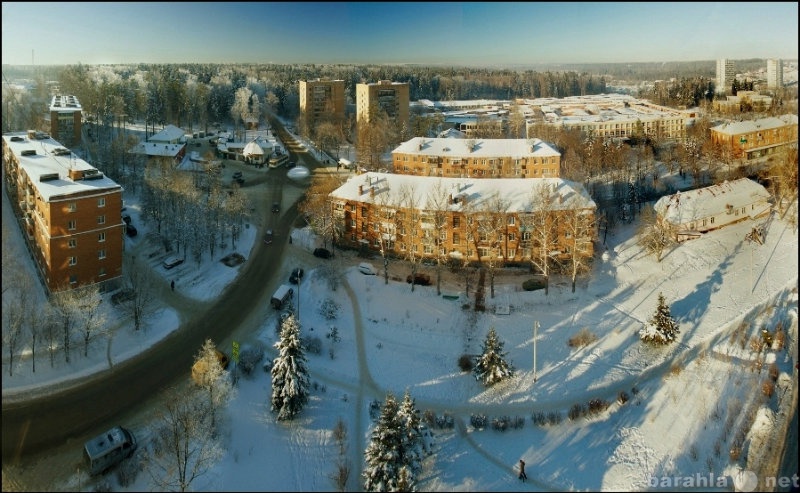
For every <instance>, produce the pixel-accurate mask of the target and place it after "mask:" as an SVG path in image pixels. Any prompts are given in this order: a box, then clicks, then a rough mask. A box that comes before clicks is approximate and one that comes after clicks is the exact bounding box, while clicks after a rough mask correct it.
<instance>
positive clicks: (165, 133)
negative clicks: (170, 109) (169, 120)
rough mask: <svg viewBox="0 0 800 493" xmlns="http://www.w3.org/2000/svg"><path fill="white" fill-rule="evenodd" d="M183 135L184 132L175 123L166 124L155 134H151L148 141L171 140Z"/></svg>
mask: <svg viewBox="0 0 800 493" xmlns="http://www.w3.org/2000/svg"><path fill="white" fill-rule="evenodd" d="M184 135H185V132H184V131H183V130H181V129H180V128H178V127H176V126H175V125H167V126H166V127H164V129H163V130H162V131H160V132H158V133H157V134H155V135H153V136H151V137H150V138H149V139H148V141H149V142H172V141H176V140H178V139H180V138H181V137H183V136H184Z"/></svg>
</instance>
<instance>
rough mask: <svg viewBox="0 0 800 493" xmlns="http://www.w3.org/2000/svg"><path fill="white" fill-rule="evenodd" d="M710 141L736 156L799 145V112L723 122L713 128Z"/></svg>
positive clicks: (770, 152)
mask: <svg viewBox="0 0 800 493" xmlns="http://www.w3.org/2000/svg"><path fill="white" fill-rule="evenodd" d="M711 142H712V143H713V144H715V145H719V146H723V147H725V148H727V149H728V150H729V151H730V153H731V156H732V157H734V158H745V159H754V158H759V157H761V156H765V155H768V154H772V153H774V152H777V151H778V150H780V149H782V148H785V147H794V148H797V115H782V116H778V117H768V118H761V119H759V120H752V121H742V122H733V123H723V124H722V125H717V126H716V127H712V128H711Z"/></svg>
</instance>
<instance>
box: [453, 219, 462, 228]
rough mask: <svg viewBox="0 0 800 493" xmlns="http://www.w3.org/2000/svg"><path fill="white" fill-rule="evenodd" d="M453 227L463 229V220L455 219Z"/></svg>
mask: <svg viewBox="0 0 800 493" xmlns="http://www.w3.org/2000/svg"><path fill="white" fill-rule="evenodd" d="M453 227H454V228H459V227H461V218H460V217H454V218H453Z"/></svg>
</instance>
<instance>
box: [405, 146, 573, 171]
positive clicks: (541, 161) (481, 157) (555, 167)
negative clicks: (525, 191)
mask: <svg viewBox="0 0 800 493" xmlns="http://www.w3.org/2000/svg"><path fill="white" fill-rule="evenodd" d="M392 163H393V170H394V172H395V173H397V174H403V175H417V176H440V177H447V178H558V177H559V176H560V175H561V153H560V152H558V151H557V150H555V149H554V148H553V147H551V146H550V145H548V144H547V143H545V142H543V141H542V140H540V139H530V140H528V139H448V138H426V137H414V138H413V139H411V140H408V141H406V142H403V143H402V144H400V145H399V146H397V148H395V149H394V150H393V151H392Z"/></svg>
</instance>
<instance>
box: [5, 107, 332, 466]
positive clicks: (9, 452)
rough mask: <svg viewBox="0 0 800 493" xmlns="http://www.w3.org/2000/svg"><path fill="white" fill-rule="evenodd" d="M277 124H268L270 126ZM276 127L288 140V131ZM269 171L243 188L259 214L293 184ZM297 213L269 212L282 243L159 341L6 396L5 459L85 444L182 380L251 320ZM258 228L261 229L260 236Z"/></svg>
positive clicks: (172, 299)
mask: <svg viewBox="0 0 800 493" xmlns="http://www.w3.org/2000/svg"><path fill="white" fill-rule="evenodd" d="M276 127H277V125H275V122H273V128H276ZM281 130H282V129H281ZM281 133H282V134H283V135H281V137H282V138H285V137H286V134H285V132H281ZM306 154H307V153H306ZM303 161H304V162H305V163H306V166H308V167H309V168H312V169H313V167H315V165H318V163H316V160H314V158H313V156H311V155H303ZM274 175H275V177H276V178H275V179H274V180H270V182H271V183H270V185H269V186H268V187H267V193H264V187H254V186H253V185H251V184H248V183H245V188H244V190H245V191H246V192H255V193H250V196H251V198H253V199H254V200H255V201H256V202H255V211H256V213H257V214H265V215H271V213H270V212H268V211H269V210H270V205H271V204H272V202H276V201H277V202H280V201H281V196H282V194H283V188H284V186H295V185H289V184H288V179H287V178H286V175H285V173H274ZM251 187H252V188H251ZM248 189H250V190H248ZM286 205H287V204H284V207H286ZM296 215H297V208H296V205H295V204H292V205H291V206H290V207H288V208H286V209H285V210H284V211H283V212H282V213H281V217H280V219H279V220H276V219H274V217H270V219H268V221H269V222H270V226H271V227H273V229H274V230H275V234H276V238H282V239H284V241H276V243H275V244H273V245H270V246H266V245H264V244H263V243H262V242H258V243H257V245H256V246H255V247H254V250H253V252H252V253H251V258H250V259H249V260H248V262H247V263H246V264H245V265H244V266H243V268H242V270H241V272H240V274H239V277H238V278H237V281H236V282H235V283H233V284H232V285H231V286H230V287H229V288H228V289H226V290H225V291H224V292H223V293H222V295H221V296H220V297H219V298H218V299H216V300H213V301H211V302H208V303H207V304H199V305H198V304H196V303H195V304H193V305H192V307H193V308H192V310H191V312H193V313H191V312H190V313H188V314H186V313H184V314H183V316H187V315H188V316H187V318H188V320H187V321H186V323H184V324H183V325H182V326H181V328H180V329H179V330H177V331H175V332H174V333H173V334H172V335H170V336H169V337H167V338H166V339H165V340H164V341H162V342H161V343H159V344H157V345H155V346H154V347H152V348H151V349H149V350H148V351H146V352H144V353H142V354H140V355H138V356H136V357H135V358H131V359H129V360H127V361H124V362H121V363H119V364H117V365H115V366H114V367H113V369H112V370H109V371H105V372H102V373H100V374H97V375H95V376H93V377H91V378H89V379H85V380H83V381H81V382H80V383H78V384H75V385H72V386H68V387H62V388H59V389H57V390H53V389H49V391H48V393H47V394H46V395H37V396H33V397H32V398H31V399H28V400H25V401H24V402H20V401H10V400H7V399H4V400H3V405H2V416H3V423H2V430H3V437H2V442H3V455H2V457H3V464H4V465H8V464H15V463H18V461H19V460H20V459H21V458H23V457H26V458H28V459H30V460H31V461H32V462H36V456H37V455H42V454H46V453H47V451H49V450H51V449H53V448H54V447H57V446H59V445H63V444H65V443H72V442H75V443H77V444H80V443H83V442H84V441H85V440H87V439H88V438H90V437H91V436H93V435H96V434H97V433H100V432H102V431H103V430H104V429H107V428H108V427H110V426H112V425H113V424H116V423H117V422H118V421H119V420H120V417H122V416H124V415H131V414H133V413H136V412H138V411H142V412H143V411H144V410H146V409H147V408H148V407H149V406H151V405H152V399H154V398H155V396H156V395H157V394H158V393H159V391H161V390H164V389H167V388H169V387H171V386H173V385H176V384H178V383H180V382H183V381H185V379H186V376H187V375H188V369H189V368H191V364H192V362H193V358H194V354H195V353H196V350H197V348H199V347H201V346H202V343H203V341H204V340H205V339H206V338H209V337H210V338H212V339H213V340H215V341H223V340H226V339H227V338H228V336H229V335H230V334H231V333H232V332H233V331H234V329H236V328H237V327H238V326H239V325H240V324H242V323H243V322H244V321H245V320H246V319H247V318H248V316H249V314H250V312H251V311H252V310H253V308H254V307H253V304H254V302H255V303H257V302H258V300H263V299H267V298H268V296H269V294H270V293H269V292H268V289H269V287H270V285H271V283H270V282H268V281H269V280H270V279H271V278H272V276H273V275H274V274H275V269H274V266H275V265H279V263H280V259H281V255H282V250H283V248H282V245H285V239H286V238H287V235H288V233H289V231H290V228H291V225H292V222H293V220H294V219H295V217H296ZM264 222H267V221H264ZM261 233H262V232H261V231H259V237H260V235H261ZM159 289H160V291H161V292H160V295H161V298H162V299H164V300H165V301H166V302H167V303H168V304H170V305H173V306H179V307H180V306H181V305H183V306H186V300H185V299H184V298H182V297H181V296H180V294H179V293H172V292H170V290H169V289H168V285H167V284H165V285H164V286H160V287H159ZM198 307H199V309H198ZM203 308H205V309H203ZM87 410H90V412H87Z"/></svg>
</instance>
